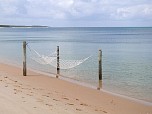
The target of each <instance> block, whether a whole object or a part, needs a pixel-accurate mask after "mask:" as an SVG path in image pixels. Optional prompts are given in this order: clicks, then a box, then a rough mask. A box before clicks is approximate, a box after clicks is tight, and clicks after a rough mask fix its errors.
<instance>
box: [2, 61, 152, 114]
mask: <svg viewBox="0 0 152 114" xmlns="http://www.w3.org/2000/svg"><path fill="white" fill-rule="evenodd" d="M0 78H1V79H0V84H1V85H2V86H0V89H1V91H2V92H1V93H0V101H3V102H0V110H2V109H5V108H9V107H7V105H8V106H11V105H12V104H11V103H14V102H15V105H12V107H14V109H7V110H4V112H5V111H6V113H5V114H7V111H10V110H19V108H20V111H19V112H22V111H26V110H28V112H30V113H31V114H34V113H38V114H40V113H45V114H48V113H50V112H52V113H53V114H58V113H62V114H67V113H69V114H70V113H75V114H85V113H86V114H106V113H107V114H152V105H151V104H146V103H142V102H138V101H139V100H138V101H136V100H134V99H132V98H131V99H130V98H129V99H127V98H124V97H121V95H120V96H119V95H117V94H116V95H115V94H111V93H110V92H107V91H104V90H101V91H98V90H95V89H92V88H89V87H85V86H82V85H78V84H75V83H72V82H68V81H66V80H62V79H60V78H59V79H57V78H54V77H50V76H47V75H43V74H41V73H37V72H33V71H31V70H29V71H28V75H27V76H22V69H21V68H19V67H15V66H10V65H7V64H3V63H0ZM10 96H11V97H10ZM8 98H9V99H8ZM23 99H24V100H23ZM4 101H5V102H4ZM8 101H9V102H8ZM10 101H11V102H10ZM17 102H19V104H18V103H17ZM4 103H6V106H4V105H3V104H4ZM20 103H21V104H20ZM19 105H21V106H22V108H21V107H20V106H19ZM18 106H19V107H18ZM23 107H24V108H23ZM24 109H26V110H24ZM8 114H9V113H8ZM14 114H17V113H14ZM25 114H27V113H25Z"/></svg>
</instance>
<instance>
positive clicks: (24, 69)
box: [23, 41, 27, 76]
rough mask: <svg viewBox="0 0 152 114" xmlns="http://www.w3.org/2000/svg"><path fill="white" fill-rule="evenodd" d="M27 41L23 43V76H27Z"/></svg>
mask: <svg viewBox="0 0 152 114" xmlns="http://www.w3.org/2000/svg"><path fill="white" fill-rule="evenodd" d="M26 70H27V69H26V41H23V76H26V75H27V73H26Z"/></svg>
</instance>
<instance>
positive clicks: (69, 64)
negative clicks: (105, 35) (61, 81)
mask: <svg viewBox="0 0 152 114" xmlns="http://www.w3.org/2000/svg"><path fill="white" fill-rule="evenodd" d="M89 58H90V57H87V58H85V59H82V60H63V59H60V60H59V64H60V69H71V68H74V67H76V66H78V65H80V64H82V63H83V62H84V61H86V60H87V59H89ZM50 65H51V66H53V67H57V61H52V62H51V63H50Z"/></svg>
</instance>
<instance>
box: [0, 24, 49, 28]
mask: <svg viewBox="0 0 152 114" xmlns="http://www.w3.org/2000/svg"><path fill="white" fill-rule="evenodd" d="M0 27H42V28H43V27H46V28H47V27H48V26H41V25H31V26H26V25H0Z"/></svg>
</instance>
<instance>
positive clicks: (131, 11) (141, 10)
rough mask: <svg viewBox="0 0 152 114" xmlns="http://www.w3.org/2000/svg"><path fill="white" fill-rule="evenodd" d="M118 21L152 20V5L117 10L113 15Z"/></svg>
mask: <svg viewBox="0 0 152 114" xmlns="http://www.w3.org/2000/svg"><path fill="white" fill-rule="evenodd" d="M111 16H112V17H115V18H116V19H132V18H152V5H147V4H145V5H137V6H131V7H123V8H118V9H116V12H113V13H112V14H111Z"/></svg>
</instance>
